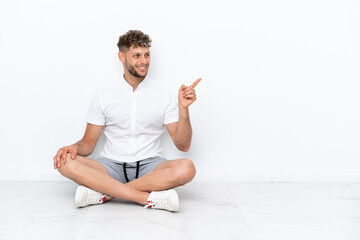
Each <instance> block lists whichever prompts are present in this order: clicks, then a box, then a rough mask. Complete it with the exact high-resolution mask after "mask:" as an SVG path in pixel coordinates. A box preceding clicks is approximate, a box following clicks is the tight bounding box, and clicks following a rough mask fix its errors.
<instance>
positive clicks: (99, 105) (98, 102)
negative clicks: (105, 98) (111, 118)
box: [86, 90, 105, 125]
mask: <svg viewBox="0 0 360 240" xmlns="http://www.w3.org/2000/svg"><path fill="white" fill-rule="evenodd" d="M86 122H87V123H91V124H94V125H105V114H104V108H103V102H102V97H101V92H100V90H98V91H97V92H96V94H95V96H94V97H93V99H92V102H91V104H90V107H89V111H88V115H87V117H86Z"/></svg>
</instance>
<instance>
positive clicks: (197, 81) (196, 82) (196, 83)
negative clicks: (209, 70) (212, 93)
mask: <svg viewBox="0 0 360 240" xmlns="http://www.w3.org/2000/svg"><path fill="white" fill-rule="evenodd" d="M201 79H202V78H199V79H198V80H196V81H195V82H194V83H193V84H191V86H190V87H191V88H194V87H196V85H198V83H199V82H200V81H201Z"/></svg>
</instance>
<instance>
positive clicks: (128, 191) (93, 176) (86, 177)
mask: <svg viewBox="0 0 360 240" xmlns="http://www.w3.org/2000/svg"><path fill="white" fill-rule="evenodd" d="M85 162H86V164H85ZM98 164H99V165H98ZM58 170H59V172H60V173H61V174H62V175H63V176H65V177H67V178H69V179H71V180H73V181H75V182H76V183H78V184H80V185H84V186H86V187H88V188H91V189H93V190H95V191H97V192H101V193H104V194H107V195H110V196H112V197H117V198H121V199H125V200H130V201H135V202H138V203H140V204H142V205H145V202H146V200H147V199H148V196H149V193H148V192H146V191H139V190H137V189H134V188H132V187H130V186H127V185H125V184H123V183H121V182H119V181H116V180H115V179H113V178H112V177H110V176H109V174H108V173H107V171H106V169H105V168H104V167H103V166H102V165H101V164H100V163H98V162H96V161H95V160H93V159H89V158H84V157H81V156H76V158H75V159H74V160H72V159H71V157H70V154H68V155H67V160H66V164H65V165H62V166H61V168H59V169H58Z"/></svg>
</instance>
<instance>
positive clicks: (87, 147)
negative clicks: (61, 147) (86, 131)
mask: <svg viewBox="0 0 360 240" xmlns="http://www.w3.org/2000/svg"><path fill="white" fill-rule="evenodd" d="M73 146H74V147H75V148H76V149H77V154H78V155H80V156H83V157H87V156H89V155H90V154H91V153H92V152H93V151H94V146H93V145H92V144H90V143H88V142H86V141H84V140H80V141H78V142H77V143H75V144H73Z"/></svg>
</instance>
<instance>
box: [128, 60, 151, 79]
mask: <svg viewBox="0 0 360 240" xmlns="http://www.w3.org/2000/svg"><path fill="white" fill-rule="evenodd" d="M125 67H126V69H127V70H128V72H129V73H130V74H131V75H133V76H134V77H137V78H145V77H146V75H147V69H146V72H145V73H144V75H140V74H139V73H138V72H137V71H136V69H135V68H134V67H133V66H131V65H130V64H128V62H127V61H126V59H125Z"/></svg>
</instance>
